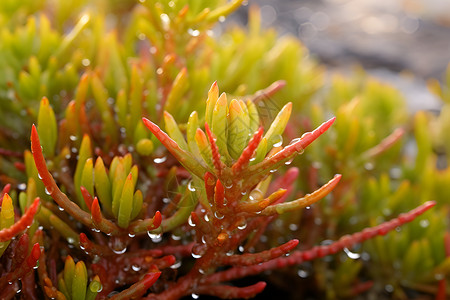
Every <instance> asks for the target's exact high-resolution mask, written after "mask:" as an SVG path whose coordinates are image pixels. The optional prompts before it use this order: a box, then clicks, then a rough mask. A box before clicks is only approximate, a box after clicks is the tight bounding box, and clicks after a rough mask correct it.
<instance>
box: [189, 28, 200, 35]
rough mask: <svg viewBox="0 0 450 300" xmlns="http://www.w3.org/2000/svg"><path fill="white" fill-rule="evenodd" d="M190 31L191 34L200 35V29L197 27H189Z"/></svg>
mask: <svg viewBox="0 0 450 300" xmlns="http://www.w3.org/2000/svg"><path fill="white" fill-rule="evenodd" d="M188 33H189V34H190V35H192V36H199V35H200V31H198V30H196V29H192V28H189V29H188Z"/></svg>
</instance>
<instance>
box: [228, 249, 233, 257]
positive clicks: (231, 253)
mask: <svg viewBox="0 0 450 300" xmlns="http://www.w3.org/2000/svg"><path fill="white" fill-rule="evenodd" d="M233 254H234V251H233V250H230V251H228V252H227V253H226V255H227V256H231V255H233Z"/></svg>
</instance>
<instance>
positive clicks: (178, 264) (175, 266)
mask: <svg viewBox="0 0 450 300" xmlns="http://www.w3.org/2000/svg"><path fill="white" fill-rule="evenodd" d="M179 267H181V261H177V262H176V263H174V264H173V265H171V266H170V268H171V269H178V268H179Z"/></svg>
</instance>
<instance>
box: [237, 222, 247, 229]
mask: <svg viewBox="0 0 450 300" xmlns="http://www.w3.org/2000/svg"><path fill="white" fill-rule="evenodd" d="M237 228H238V229H239V230H244V229H245V228H247V222H245V221H244V222H242V223H241V224H239V225H238V227H237Z"/></svg>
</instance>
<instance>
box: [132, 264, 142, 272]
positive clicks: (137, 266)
mask: <svg viewBox="0 0 450 300" xmlns="http://www.w3.org/2000/svg"><path fill="white" fill-rule="evenodd" d="M131 269H133V271H135V272H139V271H140V270H141V266H139V265H132V266H131Z"/></svg>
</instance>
